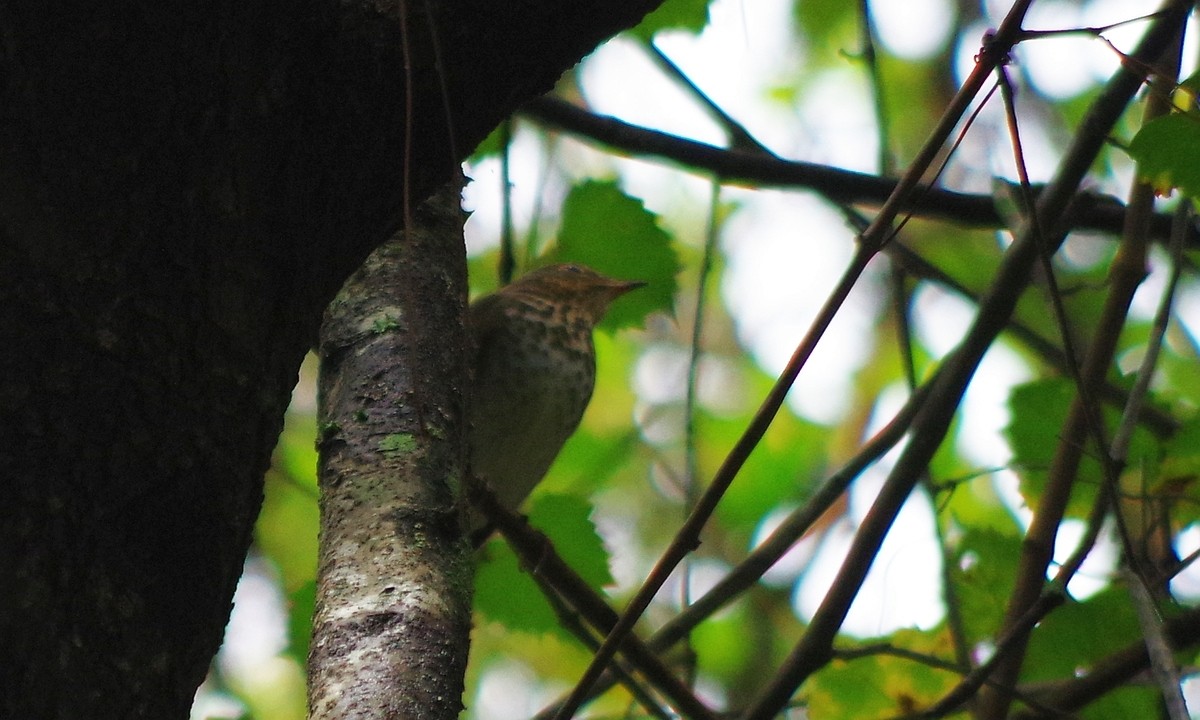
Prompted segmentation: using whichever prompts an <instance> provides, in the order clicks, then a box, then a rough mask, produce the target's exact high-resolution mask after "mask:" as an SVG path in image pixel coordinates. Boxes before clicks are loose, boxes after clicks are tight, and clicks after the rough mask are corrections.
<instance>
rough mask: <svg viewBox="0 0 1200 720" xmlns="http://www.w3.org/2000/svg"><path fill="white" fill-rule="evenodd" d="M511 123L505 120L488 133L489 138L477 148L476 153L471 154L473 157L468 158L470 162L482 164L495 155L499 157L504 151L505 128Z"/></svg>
mask: <svg viewBox="0 0 1200 720" xmlns="http://www.w3.org/2000/svg"><path fill="white" fill-rule="evenodd" d="M509 122H511V120H505V121H504V122H502V123H500V124H499V125H497V126H496V127H494V128H492V131H491V132H490V133H488V136H487V137H485V138H484V139H483V141H482V142H480V143H479V145H478V147H476V148H475V151H474V152H472V153H471V157H470V158H468V162H470V163H480V162H483V161H484V160H486V159H488V158H490V157H492V156H494V155H499V154H500V151H501V150H503V149H504V131H505V128H504V126H505V125H506V124H507V123H509Z"/></svg>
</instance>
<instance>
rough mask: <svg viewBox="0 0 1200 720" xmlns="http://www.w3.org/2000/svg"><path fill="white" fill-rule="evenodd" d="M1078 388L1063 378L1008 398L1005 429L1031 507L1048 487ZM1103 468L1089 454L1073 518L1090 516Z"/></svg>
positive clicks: (1023, 389)
mask: <svg viewBox="0 0 1200 720" xmlns="http://www.w3.org/2000/svg"><path fill="white" fill-rule="evenodd" d="M1074 398H1075V388H1074V386H1073V385H1072V384H1071V382H1070V381H1068V380H1064V379H1061V378H1049V379H1043V380H1034V381H1033V382H1029V383H1025V384H1023V385H1018V386H1017V387H1015V388H1013V391H1012V393H1011V394H1010V395H1009V398H1008V407H1009V411H1010V412H1011V413H1012V417H1011V418H1010V420H1009V423H1008V426H1007V427H1006V428H1005V429H1004V433H1005V435H1007V436H1008V442H1009V445H1010V447H1011V448H1012V452H1013V462H1014V463H1015V465H1016V469H1017V472H1018V473H1019V475H1020V476H1021V494H1022V495H1024V496H1025V502H1026V503H1027V504H1028V505H1029V506H1030V507H1037V504H1038V501H1039V500H1040V498H1041V496H1042V493H1043V491H1044V490H1045V488H1046V477H1047V469H1048V468H1049V466H1050V462H1051V460H1053V458H1054V453H1055V451H1056V449H1057V448H1058V444H1059V442H1060V441H1061V439H1062V432H1063V426H1064V424H1065V423H1066V420H1067V413H1068V412H1069V410H1070V407H1071V402H1072V401H1073V400H1074ZM1099 481H1100V468H1099V465H1097V463H1096V461H1095V460H1093V459H1091V458H1090V457H1087V456H1086V455H1085V457H1084V459H1083V460H1082V461H1081V463H1080V467H1079V474H1078V477H1077V479H1076V482H1075V487H1074V491H1073V492H1072V493H1071V501H1070V504H1069V506H1068V509H1067V513H1068V514H1069V515H1072V516H1075V517H1082V516H1084V515H1086V514H1087V512H1088V510H1089V509H1090V508H1091V506H1092V502H1093V500H1094V499H1095V497H1096V488H1097V487H1099Z"/></svg>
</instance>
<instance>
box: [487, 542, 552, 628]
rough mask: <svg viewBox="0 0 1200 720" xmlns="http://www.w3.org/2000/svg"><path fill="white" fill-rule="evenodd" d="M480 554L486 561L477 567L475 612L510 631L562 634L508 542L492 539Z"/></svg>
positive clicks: (550, 610)
mask: <svg viewBox="0 0 1200 720" xmlns="http://www.w3.org/2000/svg"><path fill="white" fill-rule="evenodd" d="M480 555H481V557H483V558H485V559H484V560H483V561H482V562H480V563H479V565H478V566H477V567H476V568H475V609H476V610H478V611H479V612H480V613H482V614H483V615H484V616H486V617H487V618H488V619H490V620H494V621H495V622H498V623H500V624H501V625H504V626H505V627H507V628H508V629H509V630H517V631H520V632H527V633H534V634H537V633H547V632H563V631H562V630H561V629H560V628H559V627H558V620H557V618H556V616H555V615H554V610H552V609H551V608H550V604H549V603H548V602H546V598H545V597H543V596H542V591H541V590H540V589H538V586H537V584H536V583H535V582H534V581H533V580H531V579H530V577H529V576H528V575H526V574H525V572H524V571H522V570H521V568H520V563H519V562H518V561H517V556H516V555H515V554H513V551H512V549H511V548H510V547H509V546H508V544H507V543H505V542H504V541H503V540H493V541H491V542H489V543H488V544H487V545H486V546H484V548H483V550H481V551H480Z"/></svg>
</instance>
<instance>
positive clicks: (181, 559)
mask: <svg viewBox="0 0 1200 720" xmlns="http://www.w3.org/2000/svg"><path fill="white" fill-rule="evenodd" d="M657 2H658V0H633V1H631V2H622V3H609V2H601V1H600V0H580V1H577V2H567V3H562V2H530V3H521V4H520V5H518V6H516V8H515V9H514V6H512V5H511V4H508V3H493V2H482V1H479V0H456V1H455V0H449V1H446V2H434V1H433V0H429V1H428V2H427V1H424V0H423V1H422V2H417V0H398V2H396V3H387V4H382V3H380V4H375V3H363V2H332V1H331V0H287V1H286V2H283V1H281V0H275V1H272V0H261V1H257V2H256V1H255V0H236V1H235V0H209V1H206V0H199V1H198V2H190V3H176V2H170V0H154V1H153V2H151V1H149V0H125V1H120V0H111V1H108V2H104V1H97V0H89V2H79V1H78V0H49V2H43V3H36V4H31V3H23V2H12V1H8V0H4V1H0V28H2V29H3V30H2V35H0V340H2V341H3V350H2V351H0V437H3V441H2V442H0V482H3V489H4V501H3V503H2V504H0V507H2V508H3V509H2V510H0V578H2V580H0V647H3V648H5V653H4V658H3V659H2V660H0V716H3V717H29V718H37V717H72V718H73V717H94V718H103V717H121V718H140V717H153V718H166V717H183V716H185V714H186V712H187V710H188V708H189V706H190V704H191V700H192V695H193V693H194V689H195V687H196V685H197V684H198V683H199V682H200V680H201V679H202V678H203V676H204V673H205V670H206V668H207V666H208V662H209V659H210V658H211V656H212V654H213V652H214V651H215V650H216V648H217V646H218V644H219V642H220V639H221V630H222V628H223V626H224V623H225V620H226V617H227V615H228V612H229V602H230V597H231V595H232V592H233V588H234V585H235V583H236V581H237V578H238V576H239V574H240V571H241V564H242V559H243V556H244V554H245V550H246V547H247V544H248V542H249V538H250V530H251V527H252V525H253V522H254V518H255V515H256V514H257V511H258V506H259V501H260V497H261V476H262V473H263V471H264V469H265V468H266V465H267V462H268V459H269V453H270V450H271V448H272V446H273V444H274V442H275V438H276V435H277V433H278V431H279V427H280V423H281V417H282V413H283V410H284V408H285V406H286V404H287V401H288V396H289V392H290V390H291V387H292V385H293V384H294V382H295V377H296V370H297V367H298V365H299V362H300V359H301V358H302V356H303V355H304V352H305V351H306V349H307V348H308V347H310V346H311V344H312V342H313V341H314V339H315V335H316V329H317V326H318V322H319V319H320V312H321V309H322V308H323V307H324V305H325V304H326V302H327V301H328V300H329V299H330V297H332V295H333V293H334V292H335V291H336V290H337V288H338V287H339V286H340V285H341V283H342V281H343V280H344V279H345V278H346V276H347V275H348V274H349V273H350V272H351V271H352V270H353V269H354V268H355V267H356V266H357V265H358V264H359V262H361V260H362V259H363V258H364V257H365V256H366V254H367V253H368V252H369V251H370V250H371V249H372V248H373V247H375V246H376V245H378V244H379V243H380V242H381V241H382V240H384V239H385V238H387V237H388V236H389V235H390V234H391V233H392V232H393V231H394V230H396V229H397V228H398V227H399V224H400V217H401V214H402V207H403V204H404V202H405V198H406V197H407V198H408V199H409V201H410V202H412V203H413V204H414V205H415V204H416V202H417V201H418V200H419V199H420V198H421V197H423V196H424V195H425V194H427V193H428V192H429V191H430V190H431V189H433V188H434V187H436V186H437V185H438V184H440V183H441V182H443V181H444V180H446V179H447V178H449V177H450V176H451V173H452V171H454V170H455V169H456V168H457V163H458V161H459V160H460V159H461V158H462V157H463V156H464V155H465V154H466V153H467V152H469V151H470V150H471V149H472V148H473V147H474V146H475V144H476V143H477V142H478V141H479V140H480V139H481V138H482V137H483V136H484V135H485V134H486V133H487V132H488V131H489V130H490V129H491V128H492V127H493V126H494V125H495V124H496V123H497V122H498V121H500V120H501V119H502V118H503V117H505V116H506V115H507V114H508V113H510V112H511V111H512V110H513V109H514V108H515V107H516V106H517V105H518V104H519V103H520V102H522V101H524V100H525V99H527V98H529V97H531V96H532V95H534V94H536V93H538V92H541V91H544V90H546V89H548V88H549V87H550V85H551V84H552V83H553V81H554V80H555V78H556V77H557V76H558V75H559V74H560V73H561V72H562V70H563V69H565V68H567V67H569V66H570V65H571V64H572V63H574V62H575V61H577V60H578V59H579V57H580V56H582V55H583V54H584V53H585V52H587V51H588V50H589V49H591V48H592V47H593V46H594V45H595V44H596V43H597V42H598V41H599V40H601V39H603V38H604V37H606V36H608V35H610V34H612V33H613V32H615V31H617V30H619V29H620V28H622V27H626V26H628V25H631V24H633V23H634V22H636V21H637V20H638V19H639V18H640V16H641V15H642V14H644V13H645V12H646V11H647V10H648V9H650V8H652V7H653V6H654V5H656V4H657ZM405 9H407V11H408V16H407V17H406V18H405V19H404V22H401V19H400V15H399V14H400V12H401V11H403V10H405ZM403 29H406V32H402V30H403ZM431 30H435V31H436V37H437V38H438V40H437V42H433V41H432V40H431V38H432V37H434V33H433V32H431ZM406 58H407V61H406ZM406 80H410V81H411V82H407V81H406ZM410 91H411V92H410ZM410 98H411V100H410ZM448 118H449V121H448Z"/></svg>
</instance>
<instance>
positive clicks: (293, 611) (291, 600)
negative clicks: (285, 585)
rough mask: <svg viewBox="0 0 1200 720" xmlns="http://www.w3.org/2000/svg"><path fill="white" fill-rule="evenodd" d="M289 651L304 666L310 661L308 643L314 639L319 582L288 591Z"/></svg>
mask: <svg viewBox="0 0 1200 720" xmlns="http://www.w3.org/2000/svg"><path fill="white" fill-rule="evenodd" d="M287 601H288V613H287V621H288V622H287V635H288V647H287V652H288V654H289V655H291V656H292V657H293V658H295V660H296V662H297V663H299V664H300V666H301V667H304V665H305V663H307V662H308V644H309V642H310V641H311V640H312V617H313V610H315V609H316V606H317V582H316V581H315V580H313V581H312V582H308V583H305V584H304V585H301V586H300V587H298V588H296V589H295V590H293V591H291V592H290V593H288V596H287Z"/></svg>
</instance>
